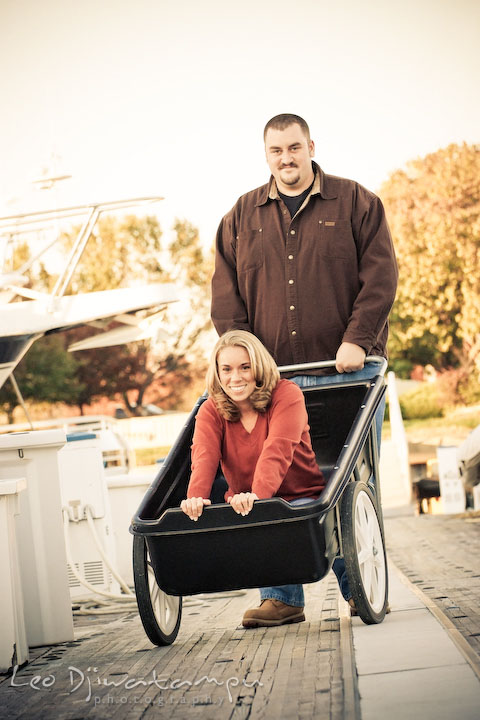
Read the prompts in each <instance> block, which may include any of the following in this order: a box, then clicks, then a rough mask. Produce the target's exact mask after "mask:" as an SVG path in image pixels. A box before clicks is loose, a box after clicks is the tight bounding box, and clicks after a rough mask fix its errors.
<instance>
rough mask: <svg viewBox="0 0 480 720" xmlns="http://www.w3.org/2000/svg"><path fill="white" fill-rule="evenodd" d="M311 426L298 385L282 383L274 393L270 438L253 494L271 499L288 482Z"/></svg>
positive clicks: (255, 480)
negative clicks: (294, 457) (300, 446)
mask: <svg viewBox="0 0 480 720" xmlns="http://www.w3.org/2000/svg"><path fill="white" fill-rule="evenodd" d="M307 423H308V416H307V411H306V408H305V400H304V398H303V393H302V391H301V390H300V388H299V387H298V386H297V385H295V383H292V382H288V384H287V383H285V384H284V383H282V385H281V386H280V387H278V388H277V390H276V391H274V397H273V400H272V406H271V409H270V423H269V428H268V435H267V438H266V440H265V442H264V444H263V449H262V452H261V454H260V457H259V458H258V461H257V465H256V467H255V474H254V476H253V484H252V492H254V493H256V494H257V495H258V497H259V498H271V497H273V496H274V495H275V493H276V492H277V490H278V488H279V487H280V485H281V484H282V482H283V480H284V479H285V475H286V474H287V472H288V470H289V468H290V465H291V464H292V460H293V454H294V452H295V448H296V447H297V445H299V443H300V441H301V439H302V435H303V431H304V430H305V427H306V426H307Z"/></svg>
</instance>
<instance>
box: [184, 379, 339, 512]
mask: <svg viewBox="0 0 480 720" xmlns="http://www.w3.org/2000/svg"><path fill="white" fill-rule="evenodd" d="M309 429H310V428H309V425H308V417H307V411H306V408H305V400H304V397H303V393H302V391H301V390H300V388H299V387H298V386H297V385H295V383H292V382H290V381H289V380H280V381H279V382H278V384H277V386H276V387H275V389H274V391H273V393H272V401H271V403H270V405H269V406H268V408H267V410H266V412H265V413H259V414H258V416H257V422H256V424H255V427H254V428H253V430H252V431H251V432H248V431H247V430H245V428H244V427H243V425H242V423H241V422H240V421H238V422H230V421H228V420H225V418H223V417H222V416H221V415H220V413H219V412H218V410H217V408H216V405H215V403H214V401H213V400H212V398H208V399H207V400H206V401H205V402H204V403H203V405H202V406H201V407H200V409H199V411H198V413H197V416H196V422H195V432H194V435H193V444H192V474H191V477H190V483H189V486H188V492H187V496H188V497H189V498H191V497H204V498H208V497H209V496H210V492H211V488H212V484H213V480H214V478H215V474H216V472H217V469H218V464H219V462H220V463H221V466H222V470H223V474H224V475H225V478H226V480H227V483H228V488H229V489H228V491H227V492H226V493H225V499H227V498H228V497H229V496H231V495H234V494H236V493H240V492H254V493H256V494H257V495H258V497H259V498H260V499H262V498H271V497H273V496H278V497H281V498H283V499H284V500H293V499H294V498H300V497H317V496H318V495H319V494H320V493H321V491H322V490H323V488H324V487H325V480H324V477H323V474H322V472H321V471H320V469H319V468H318V465H317V463H316V460H315V454H314V452H313V449H312V443H311V439H310V433H309Z"/></svg>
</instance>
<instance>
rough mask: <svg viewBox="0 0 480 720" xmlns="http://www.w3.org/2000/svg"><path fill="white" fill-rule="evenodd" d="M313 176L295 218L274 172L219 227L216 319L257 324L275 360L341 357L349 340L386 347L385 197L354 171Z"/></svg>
mask: <svg viewBox="0 0 480 720" xmlns="http://www.w3.org/2000/svg"><path fill="white" fill-rule="evenodd" d="M313 169H314V171H315V181H314V184H313V187H312V190H311V192H310V194H309V195H308V197H307V198H306V200H305V202H304V203H303V205H302V207H301V208H300V209H299V210H298V212H297V213H296V215H295V216H294V217H293V218H291V217H290V213H289V212H288V209H287V207H286V206H285V204H284V203H283V202H282V200H281V198H280V197H279V195H278V192H277V186H276V183H275V180H274V179H273V177H272V178H271V179H270V182H269V183H267V184H266V185H263V186H262V187H260V188H257V189H256V190H252V191H251V192H249V193H247V194H246V195H243V196H242V197H241V198H240V199H239V200H238V201H237V203H236V204H235V206H234V207H233V208H232V210H230V212H229V213H227V215H225V217H224V218H223V219H222V221H221V223H220V226H219V229H218V232H217V245H216V260H215V273H214V275H213V279H212V320H213V323H214V325H215V327H216V329H217V331H218V333H219V334H222V333H224V332H226V331H227V330H230V329H234V328H235V329H239V328H241V329H244V330H249V331H250V332H252V333H254V334H255V335H256V336H257V337H258V338H260V340H262V342H263V343H264V345H265V346H266V347H267V349H268V350H269V351H270V352H271V353H272V355H273V357H274V358H275V360H276V361H277V363H279V364H281V365H287V364H292V363H295V364H296V363H304V362H315V361H317V360H333V359H334V358H335V355H336V353H337V350H338V348H339V346H340V345H341V343H342V342H350V343H355V344H356V345H360V346H361V347H362V348H364V350H365V351H366V353H367V354H375V355H385V354H386V341H387V335H388V314H389V312H390V309H391V306H392V304H393V301H394V299H395V291H396V286H397V264H396V260H395V254H394V250H393V245H392V240H391V237H390V232H389V229H388V225H387V222H386V219H385V212H384V209H383V205H382V203H381V201H380V199H379V198H378V197H377V196H376V195H374V194H373V193H371V192H369V191H368V190H366V189H365V188H364V187H362V186H361V185H359V184H358V183H356V182H353V181H352V180H347V179H344V178H339V177H335V176H333V175H326V174H325V173H324V172H323V171H322V170H321V169H320V167H319V166H318V165H317V164H316V163H313Z"/></svg>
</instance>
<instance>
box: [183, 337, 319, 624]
mask: <svg viewBox="0 0 480 720" xmlns="http://www.w3.org/2000/svg"><path fill="white" fill-rule="evenodd" d="M207 390H208V394H209V397H208V399H207V400H206V401H205V402H204V403H203V405H202V406H201V407H200V409H199V411H198V413H197V417H196V424H195V432H194V436H193V444H192V473H191V477H190V483H189V486H188V491H187V499H186V500H182V503H181V506H180V507H181V509H182V510H183V512H184V513H186V514H187V515H188V516H189V518H191V519H192V520H198V518H199V517H200V515H201V514H202V511H203V507H204V506H205V505H210V503H211V501H210V499H209V496H210V493H211V489H212V484H213V480H214V478H215V474H216V472H217V469H218V464H219V462H220V463H221V466H222V470H223V473H224V475H225V478H226V480H227V483H228V489H227V491H226V493H225V500H226V502H228V503H230V505H231V506H232V508H233V510H234V511H235V512H237V513H239V514H241V515H248V513H249V512H250V510H251V509H252V507H253V503H254V502H255V500H258V499H264V498H271V497H281V498H283V499H284V500H288V501H289V502H291V503H293V504H302V503H305V502H309V501H311V500H313V499H315V498H316V497H318V496H319V494H320V493H321V491H322V490H323V488H324V486H325V481H324V478H323V475H322V473H321V471H320V470H319V468H318V465H317V463H316V460H315V454H314V452H313V449H312V443H311V440H310V434H309V426H308V418H307V411H306V408H305V401H304V398H303V394H302V391H301V390H300V389H299V388H298V387H297V385H295V383H292V382H290V381H289V380H281V379H280V374H279V372H278V368H277V366H276V364H275V361H274V360H273V358H272V356H271V355H270V354H269V353H268V351H267V350H266V349H265V347H264V346H263V345H262V343H261V342H260V341H259V340H258V339H257V338H256V337H255V336H254V335H252V334H251V333H249V332H246V331H244V330H231V331H229V332H227V333H225V334H224V335H222V337H221V338H220V339H219V340H218V342H217V344H216V345H215V348H214V351H213V355H212V359H211V362H210V367H209V369H208V373H207ZM260 599H261V604H260V606H259V607H258V608H253V609H251V610H247V612H246V613H245V615H244V617H243V621H242V623H243V625H244V627H258V626H271V625H283V624H285V623H292V622H301V621H303V620H305V615H304V613H303V610H304V605H305V601H304V595H303V588H302V586H301V585H282V586H280V587H268V588H262V589H261V590H260Z"/></svg>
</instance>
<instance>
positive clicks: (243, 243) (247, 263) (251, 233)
mask: <svg viewBox="0 0 480 720" xmlns="http://www.w3.org/2000/svg"><path fill="white" fill-rule="evenodd" d="M263 258H264V255H263V228H257V229H255V230H243V231H242V232H239V233H238V235H237V271H238V272H245V271H246V270H253V269H255V268H259V267H261V266H262V265H263Z"/></svg>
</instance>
